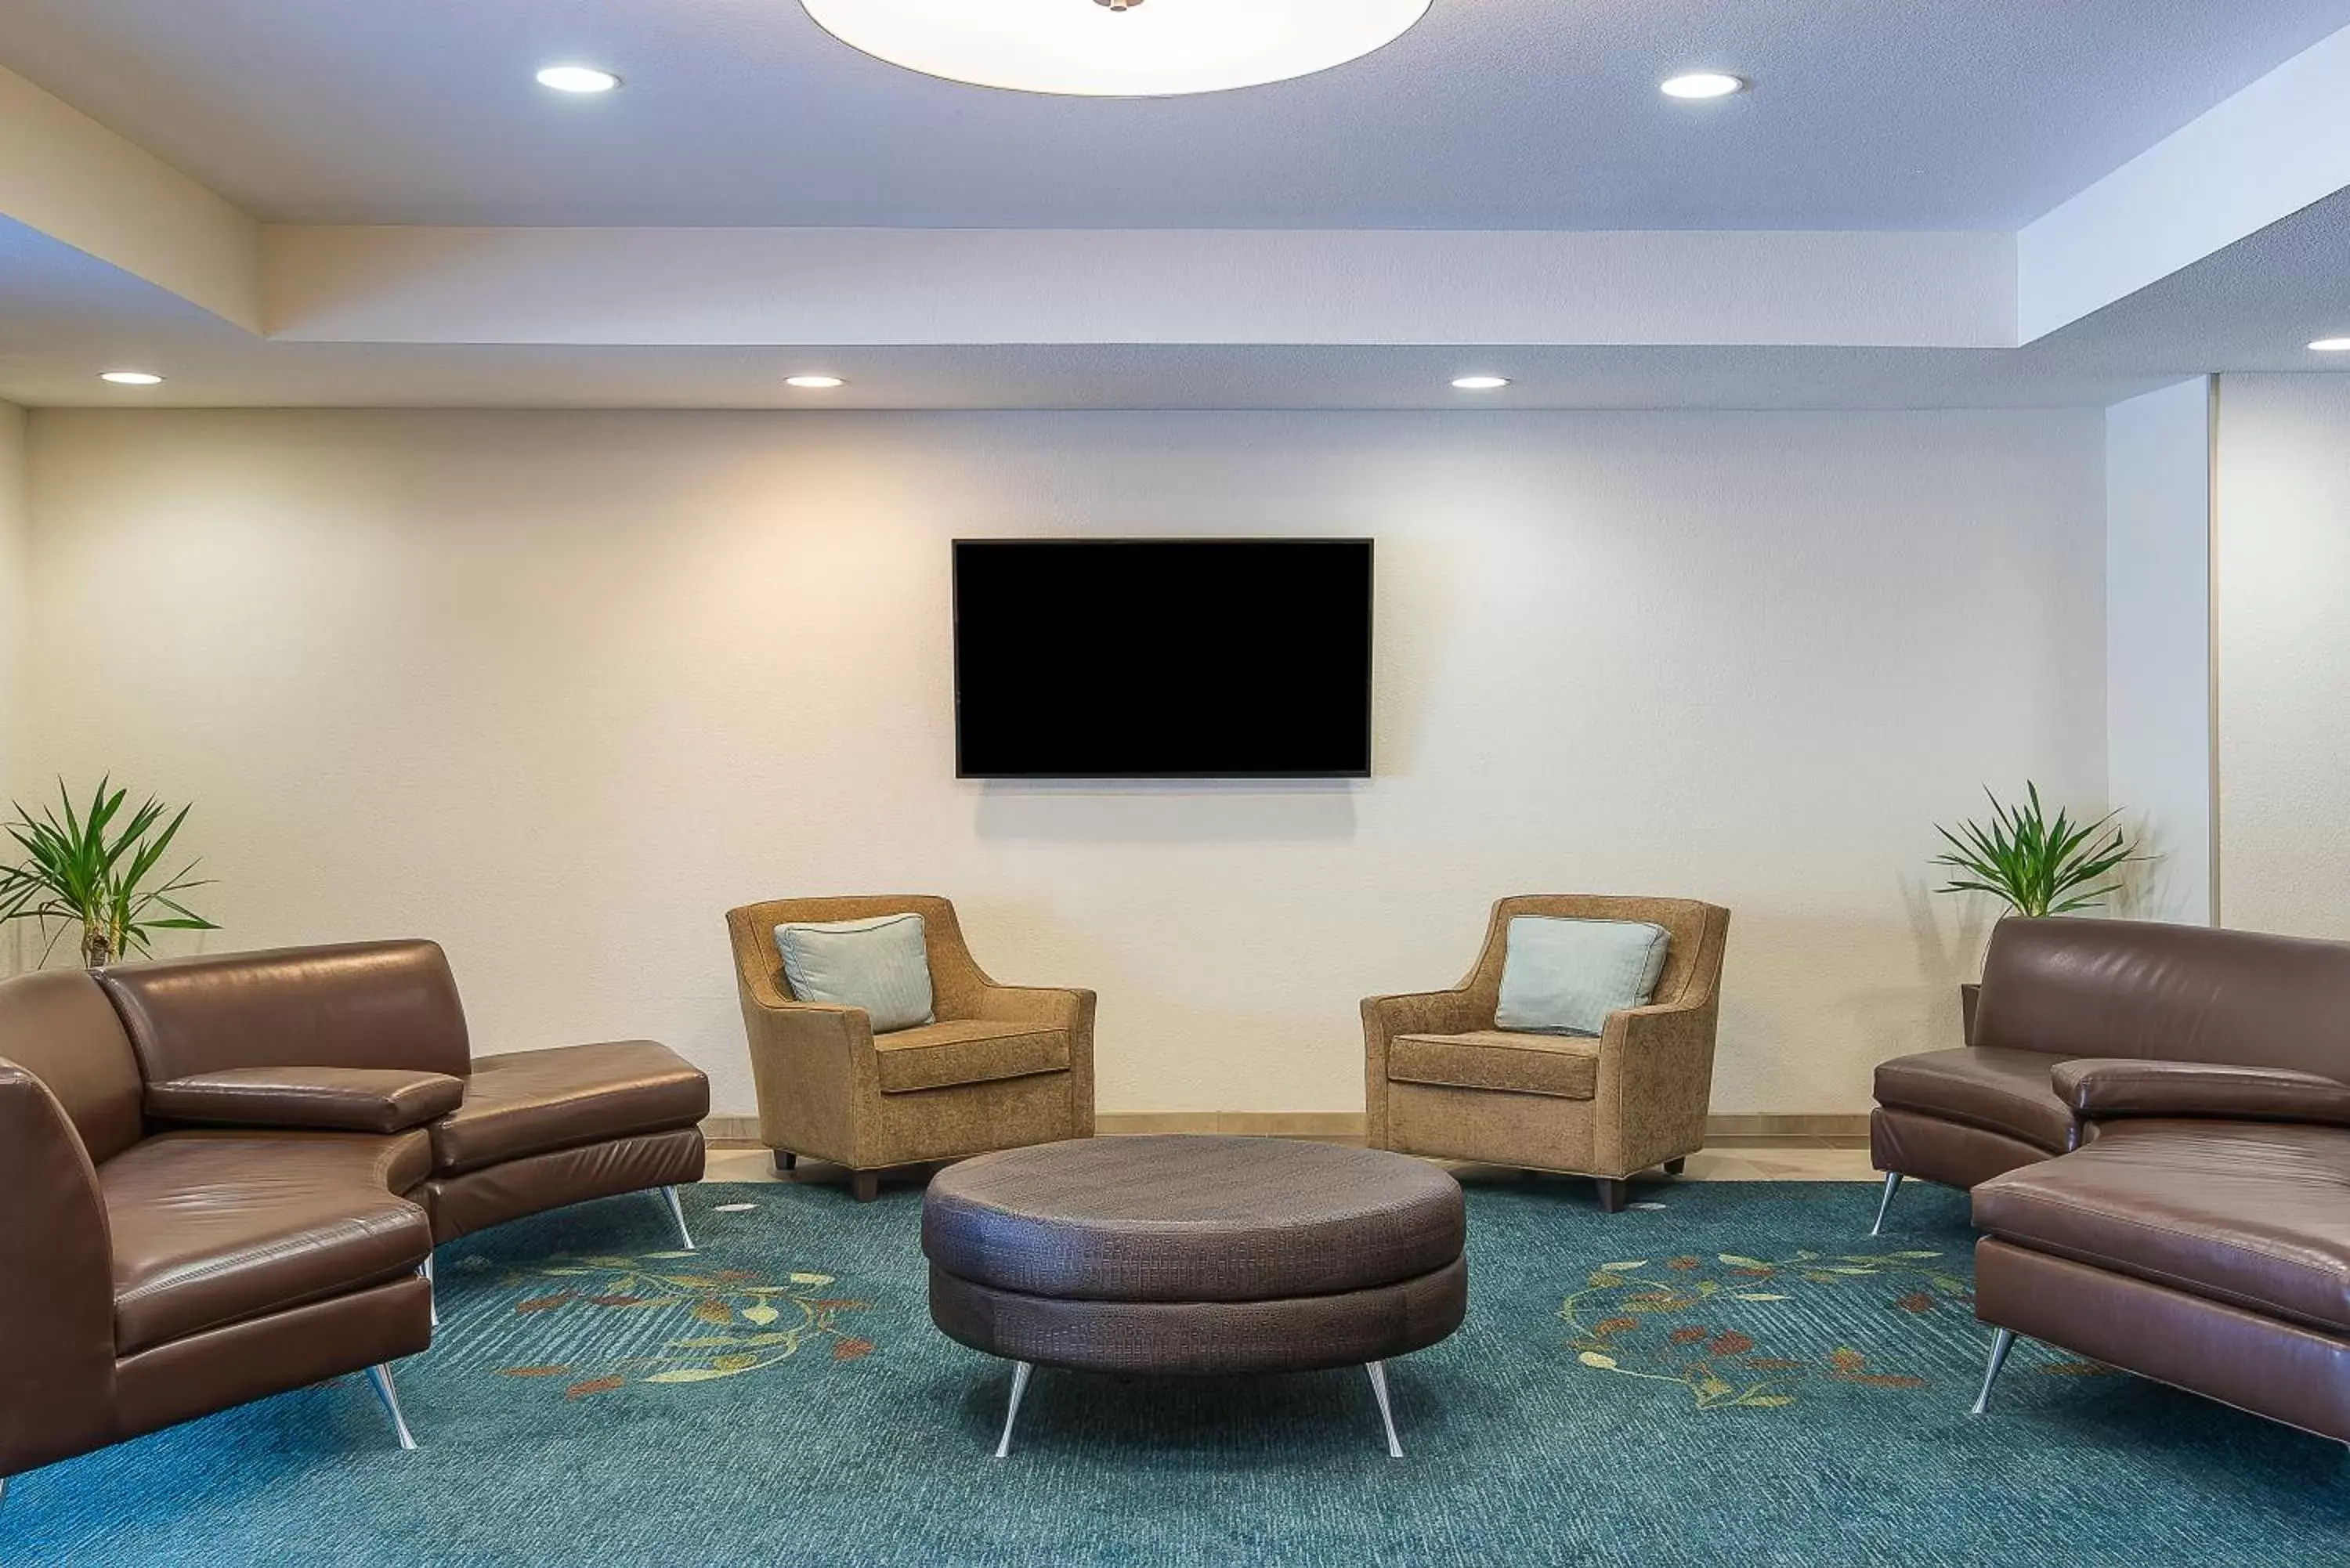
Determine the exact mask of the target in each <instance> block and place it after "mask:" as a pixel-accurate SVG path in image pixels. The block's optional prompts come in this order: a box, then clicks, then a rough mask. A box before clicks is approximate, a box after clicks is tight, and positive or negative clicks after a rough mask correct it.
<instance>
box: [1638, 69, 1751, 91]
mask: <svg viewBox="0 0 2350 1568" xmlns="http://www.w3.org/2000/svg"><path fill="white" fill-rule="evenodd" d="M1659 90H1661V91H1662V92H1663V93H1664V95H1665V96H1666V97H1667V98H1728V97H1729V96H1730V95H1731V94H1732V93H1739V92H1744V91H1745V90H1746V78H1743V77H1733V76H1728V75H1725V74H1724V73H1722V72H1721V71H1691V72H1690V73H1689V74H1688V75H1687V76H1679V77H1669V78H1666V80H1665V82H1664V84H1663V86H1662V88H1660V89H1659Z"/></svg>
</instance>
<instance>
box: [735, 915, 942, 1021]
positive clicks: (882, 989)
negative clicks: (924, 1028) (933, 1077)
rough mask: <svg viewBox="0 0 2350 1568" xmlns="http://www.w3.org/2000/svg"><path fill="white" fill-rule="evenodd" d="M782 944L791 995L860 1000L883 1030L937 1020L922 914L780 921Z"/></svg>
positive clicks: (847, 1003) (778, 941)
mask: <svg viewBox="0 0 2350 1568" xmlns="http://www.w3.org/2000/svg"><path fill="white" fill-rule="evenodd" d="M775 946H776V947H778V948H779V949H781V950H783V955H784V978H785V980H786V981H790V982H791V987H792V995H793V996H795V997H796V998H797V999H799V1000H800V1001H802V1002H831V1003H833V1004H835V1005H836V1006H840V1007H861V1008H863V1009H865V1011H866V1012H868V1013H869V1014H870V1015H871V1016H872V1019H873V1032H874V1033H876V1034H886V1033H889V1032H890V1031H892V1030H896V1029H911V1028H913V1027H914V1026H915V1025H917V1024H920V1023H937V1022H938V1014H937V1012H935V1011H933V1010H932V1007H931V960H930V954H929V952H928V951H927V950H925V949H924V947H923V946H922V917H921V916H920V915H911V914H909V915H877V916H875V917H874V918H873V919H867V920H809V921H804V922H798V923H795V924H792V925H788V926H777V927H776V928H775Z"/></svg>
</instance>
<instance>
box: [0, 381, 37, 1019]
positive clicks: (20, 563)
mask: <svg viewBox="0 0 2350 1568" xmlns="http://www.w3.org/2000/svg"><path fill="white" fill-rule="evenodd" d="M25 436H26V418H25V410H22V409H20V408H18V407H17V406H16V404H14V403H0V802H5V800H6V799H8V798H9V797H10V796H11V795H12V794H23V793H24V786H25V784H26V778H25V774H26V769H27V767H28V766H29V763H28V760H27V758H26V755H25V750H26V747H25V742H26V732H27V730H28V728H29V725H30V718H31V713H30V701H29V700H30V695H31V688H30V686H29V684H28V683H27V681H26V670H25V659H26V654H27V652H28V651H29V643H30V636H31V632H30V628H28V627H27V626H26V610H27V608H28V606H27V603H26V596H25V586H26V585H25V576H26V568H27V566H28V565H29V556H28V551H29V548H30V545H31V540H32V525H31V521H32V520H31V511H30V502H31V496H30V494H29V493H28V491H27V483H28V482H27V478H26V462H25ZM9 815H12V816H13V815H15V813H13V812H10V813H9ZM6 842H7V841H6V840H5V839H0V844H5V843H6ZM23 939H24V933H23V931H22V929H16V928H12V927H0V975H5V974H14V973H15V972H16V971H17V970H18V969H20V968H22V967H24V964H25V958H24V953H25V950H26V949H25V943H24V940H23Z"/></svg>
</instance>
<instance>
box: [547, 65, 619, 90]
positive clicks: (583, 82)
mask: <svg viewBox="0 0 2350 1568" xmlns="http://www.w3.org/2000/svg"><path fill="white" fill-rule="evenodd" d="M538 85H539V86H541V87H543V88H554V89H555V90H556V92H610V91H611V90H612V89H613V88H616V87H619V85H620V78H618V77H616V76H614V75H613V74H612V73H611V72H609V71H604V70H598V69H597V68H596V67H594V66H549V67H546V69H545V70H543V71H541V72H539V73H538Z"/></svg>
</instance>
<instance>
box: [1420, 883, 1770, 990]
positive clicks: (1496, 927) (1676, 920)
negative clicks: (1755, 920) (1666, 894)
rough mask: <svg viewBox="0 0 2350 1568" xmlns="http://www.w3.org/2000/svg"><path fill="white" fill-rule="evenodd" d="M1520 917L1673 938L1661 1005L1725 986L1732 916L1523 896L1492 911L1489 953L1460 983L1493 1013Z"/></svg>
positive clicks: (1644, 903)
mask: <svg viewBox="0 0 2350 1568" xmlns="http://www.w3.org/2000/svg"><path fill="white" fill-rule="evenodd" d="M1520 915H1542V916H1548V917H1550V918H1552V919H1569V920H1646V921H1648V923H1649V924H1651V925H1658V926H1662V927H1664V928H1665V929H1666V930H1667V931H1668V932H1669V933H1670V934H1671V937H1672V941H1671V944H1670V945H1669V947H1668V948H1667V949H1666V950H1665V967H1664V971H1663V972H1662V973H1660V974H1659V975H1658V977H1657V992H1656V996H1655V998H1654V1000H1655V1002H1658V1003H1659V1004H1672V1005H1686V1004H1693V1003H1698V1002H1705V1001H1707V1000H1709V999H1711V997H1712V996H1713V995H1714V994H1715V993H1716V992H1718V991H1719V990H1720V989H1721V955H1722V950H1723V948H1724V947H1725V945H1726V943H1727V939H1728V935H1729V931H1730V911H1729V910H1728V909H1723V908H1721V906H1720V905H1718V904H1708V903H1703V902H1700V900H1698V899H1695V898H1637V897H1620V896H1617V895H1612V894H1605V893H1522V894H1518V895H1516V896H1515V897H1513V898H1503V899H1502V900H1501V901H1500V902H1498V903H1496V904H1495V905H1494V906H1493V914H1492V919H1490V920H1489V921H1488V922H1487V923H1486V927H1485V949H1484V951H1482V952H1481V953H1480V954H1478V955H1477V966H1476V968H1474V969H1472V970H1471V971H1469V976H1468V978H1467V979H1466V980H1464V981H1461V984H1462V986H1463V987H1464V988H1465V989H1466V990H1468V991H1470V992H1473V993H1474V994H1475V995H1476V997H1477V999H1478V1003H1479V1005H1480V1006H1481V1007H1482V1008H1483V1009H1484V1010H1485V1011H1486V1012H1488V1013H1491V1012H1493V1011H1494V1010H1495V1009H1496V1008H1497V1007H1498V1006H1499V1005H1500V1003H1501V996H1502V965H1503V961H1505V960H1506V959H1507V958H1508V957H1509V950H1510V921H1511V920H1512V919H1515V918H1516V917H1517V916H1520Z"/></svg>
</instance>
